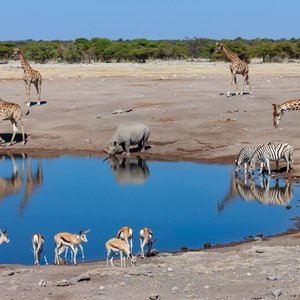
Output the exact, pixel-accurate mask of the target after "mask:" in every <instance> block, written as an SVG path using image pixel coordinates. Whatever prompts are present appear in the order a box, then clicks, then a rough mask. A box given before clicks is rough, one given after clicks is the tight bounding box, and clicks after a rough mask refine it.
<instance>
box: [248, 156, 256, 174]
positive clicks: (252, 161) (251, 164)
mask: <svg viewBox="0 0 300 300" xmlns="http://www.w3.org/2000/svg"><path fill="white" fill-rule="evenodd" d="M248 170H249V173H251V174H254V171H255V159H253V158H252V159H250V160H249V168H248Z"/></svg>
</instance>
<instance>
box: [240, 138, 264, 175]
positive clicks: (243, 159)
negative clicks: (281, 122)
mask: <svg viewBox="0 0 300 300" xmlns="http://www.w3.org/2000/svg"><path fill="white" fill-rule="evenodd" d="M262 146H264V144H260V145H257V146H254V147H244V148H242V149H241V151H240V153H239V154H238V156H237V158H236V160H235V173H236V174H237V173H239V171H240V169H241V168H242V164H243V163H244V173H245V174H247V173H248V161H249V160H250V158H251V157H252V156H253V154H254V153H255V152H256V151H257V150H258V149H259V148H260V147H262ZM262 164H263V162H262ZM262 167H263V166H261V168H262Z"/></svg>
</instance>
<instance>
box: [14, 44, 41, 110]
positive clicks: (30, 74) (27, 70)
mask: <svg viewBox="0 0 300 300" xmlns="http://www.w3.org/2000/svg"><path fill="white" fill-rule="evenodd" d="M13 56H15V57H18V58H19V59H20V60H21V66H22V68H23V71H24V76H23V80H24V83H25V87H26V94H27V106H30V91H31V84H32V83H33V84H34V86H35V88H36V91H37V94H38V102H37V104H38V105H40V104H41V88H42V75H41V73H40V72H39V71H37V70H34V69H32V68H31V66H30V65H29V63H28V62H27V60H26V59H25V57H24V54H23V53H22V51H21V50H20V49H18V48H15V49H14V52H13Z"/></svg>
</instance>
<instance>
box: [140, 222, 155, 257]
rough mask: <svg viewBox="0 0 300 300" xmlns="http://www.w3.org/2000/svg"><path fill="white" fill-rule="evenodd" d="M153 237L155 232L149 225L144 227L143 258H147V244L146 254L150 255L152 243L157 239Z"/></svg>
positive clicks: (141, 238)
mask: <svg viewBox="0 0 300 300" xmlns="http://www.w3.org/2000/svg"><path fill="white" fill-rule="evenodd" d="M152 237H153V233H152V230H151V229H149V228H147V227H143V228H142V229H141V230H140V246H141V254H142V257H143V258H145V254H144V247H145V245H146V244H147V248H148V249H147V254H146V256H150V253H151V248H152V245H153V243H154V242H155V241H156V239H154V240H152Z"/></svg>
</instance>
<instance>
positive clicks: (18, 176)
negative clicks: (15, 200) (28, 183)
mask: <svg viewBox="0 0 300 300" xmlns="http://www.w3.org/2000/svg"><path fill="white" fill-rule="evenodd" d="M8 157H10V159H11V162H12V164H13V170H12V174H11V176H10V177H9V178H6V177H2V176H1V175H0V200H4V199H5V198H6V197H8V196H11V195H14V194H17V193H19V192H20V191H21V190H22V182H23V173H24V167H25V155H24V154H22V168H21V171H20V172H19V169H18V165H17V163H16V159H15V155H12V154H8ZM3 159H5V156H2V160H3Z"/></svg>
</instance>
